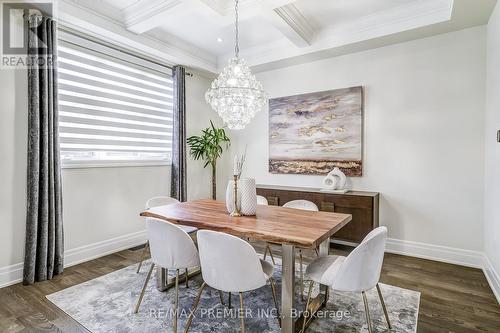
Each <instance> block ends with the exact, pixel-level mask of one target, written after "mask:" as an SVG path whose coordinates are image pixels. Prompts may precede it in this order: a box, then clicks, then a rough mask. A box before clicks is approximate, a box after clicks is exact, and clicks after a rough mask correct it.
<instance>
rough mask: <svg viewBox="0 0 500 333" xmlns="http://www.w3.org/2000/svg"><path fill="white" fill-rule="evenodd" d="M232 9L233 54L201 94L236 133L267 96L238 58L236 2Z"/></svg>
mask: <svg viewBox="0 0 500 333" xmlns="http://www.w3.org/2000/svg"><path fill="white" fill-rule="evenodd" d="M234 10H235V35H236V38H235V45H234V53H235V55H234V57H233V58H231V59H230V60H229V64H228V66H227V67H226V68H224V69H223V70H222V72H221V73H220V74H219V76H218V77H217V79H215V80H214V81H213V82H212V86H211V88H210V89H208V91H207V92H206V94H205V100H206V101H207V103H209V104H210V105H211V106H212V109H214V110H215V112H217V114H218V115H219V116H220V117H221V118H222V120H223V121H224V123H225V124H226V125H227V127H229V129H233V130H239V129H243V128H245V126H246V125H247V124H248V123H250V121H251V120H252V118H253V117H254V116H255V114H256V113H257V112H259V111H260V110H261V109H262V107H263V106H264V105H265V104H266V103H267V96H266V93H265V92H264V90H263V89H262V84H261V83H260V82H259V81H257V79H256V78H255V75H253V74H252V71H251V70H250V68H249V67H248V66H247V64H246V62H245V60H243V59H240V57H239V53H240V49H239V44H238V43H239V40H238V37H239V36H238V34H239V31H238V0H235V6H234Z"/></svg>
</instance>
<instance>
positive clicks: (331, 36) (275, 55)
mask: <svg viewBox="0 0 500 333" xmlns="http://www.w3.org/2000/svg"><path fill="white" fill-rule="evenodd" d="M453 4H454V0H421V1H419V2H416V3H413V4H411V5H401V6H398V7H395V8H391V9H389V10H385V11H380V12H377V13H373V14H370V15H367V16H364V17H361V18H359V19H357V20H355V21H351V22H349V23H348V24H344V25H337V26H333V27H332V28H330V29H324V30H322V31H317V32H316V34H315V36H314V41H313V42H312V43H311V45H306V46H303V47H301V48H298V47H296V45H294V44H293V43H287V39H283V40H280V41H274V42H272V43H269V44H264V45H259V46H256V47H252V48H247V49H244V50H241V51H240V54H241V56H242V57H244V58H245V60H246V61H247V63H248V64H249V65H250V66H253V67H255V66H262V65H266V64H268V65H270V66H271V67H272V66H273V64H276V63H278V62H283V63H287V62H288V61H289V60H290V59H293V58H298V57H307V56H308V55H311V56H313V57H314V58H315V59H317V55H318V53H324V54H325V55H328V54H330V53H335V52H334V51H335V50H341V49H342V50H344V51H345V52H346V53H347V52H348V50H349V48H350V47H351V46H354V45H357V44H359V43H363V42H365V43H367V44H370V45H377V43H376V41H377V40H379V39H380V40H381V41H382V40H383V42H384V43H387V40H388V39H387V37H388V36H389V37H393V38H394V40H398V38H397V35H398V34H401V33H404V32H406V31H409V30H415V29H419V28H426V27H428V26H430V25H434V24H438V23H444V22H449V21H450V19H451V17H452V11H453ZM288 41H289V40H288ZM230 57H231V54H226V55H223V56H220V57H218V59H217V63H218V64H224V63H226V62H227V60H228V59H229V58H230ZM219 69H220V68H219Z"/></svg>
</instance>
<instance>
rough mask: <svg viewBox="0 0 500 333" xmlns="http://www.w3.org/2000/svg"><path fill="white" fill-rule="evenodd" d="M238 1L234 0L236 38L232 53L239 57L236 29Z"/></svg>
mask: <svg viewBox="0 0 500 333" xmlns="http://www.w3.org/2000/svg"><path fill="white" fill-rule="evenodd" d="M238 2H239V0H235V2H234V12H235V15H234V27H235V33H236V38H235V44H234V53H235V55H236V57H239V55H240V46H239V30H238Z"/></svg>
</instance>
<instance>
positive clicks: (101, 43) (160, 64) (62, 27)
mask: <svg viewBox="0 0 500 333" xmlns="http://www.w3.org/2000/svg"><path fill="white" fill-rule="evenodd" d="M58 30H61V31H64V32H66V33H69V34H71V35H74V36H76V37H79V38H83V39H86V40H88V41H90V42H93V43H97V44H99V45H102V46H105V47H109V48H111V49H113V50H115V51H118V52H121V53H124V54H127V55H129V56H133V57H137V58H139V59H142V60H144V61H149V62H152V63H153V64H155V65H158V66H162V67H165V68H168V69H173V66H170V65H167V64H165V63H162V62H159V61H156V60H153V59H151V58H149V57H145V56H142V55H139V54H137V53H135V52H132V51H129V50H126V49H124V48H121V47H119V46H115V45H114V44H112V43H106V42H103V41H101V40H99V39H98V38H95V37H93V36H90V35H88V34H85V33H82V32H76V31H75V30H73V29H71V28H69V27H66V26H64V25H61V24H59V26H58ZM65 42H66V43H69V44H73V45H76V46H79V47H83V48H86V47H84V46H81V45H78V44H75V43H72V42H68V41H65ZM87 49H88V48H87ZM91 51H93V52H97V53H101V54H104V55H105V56H107V57H112V58H115V59H118V60H120V61H125V62H129V63H132V62H130V61H127V60H124V59H120V58H118V57H114V56H112V55H109V54H105V53H103V52H99V51H97V50H91ZM132 64H134V65H135V66H138V64H136V63H132ZM139 66H141V67H144V68H148V67H146V66H142V65H139ZM148 69H151V68H148ZM186 75H187V76H193V74H192V73H189V72H186Z"/></svg>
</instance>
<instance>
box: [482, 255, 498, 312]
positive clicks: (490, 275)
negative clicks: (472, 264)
mask: <svg viewBox="0 0 500 333" xmlns="http://www.w3.org/2000/svg"><path fill="white" fill-rule="evenodd" d="M483 272H484V275H486V279H487V280H488V283H489V284H490V287H491V290H493V293H494V294H495V296H496V298H497V301H498V303H499V304H500V276H499V275H498V272H497V271H495V268H494V267H493V265H492V264H491V262H490V260H489V259H488V257H487V256H486V255H485V256H484V266H483Z"/></svg>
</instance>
